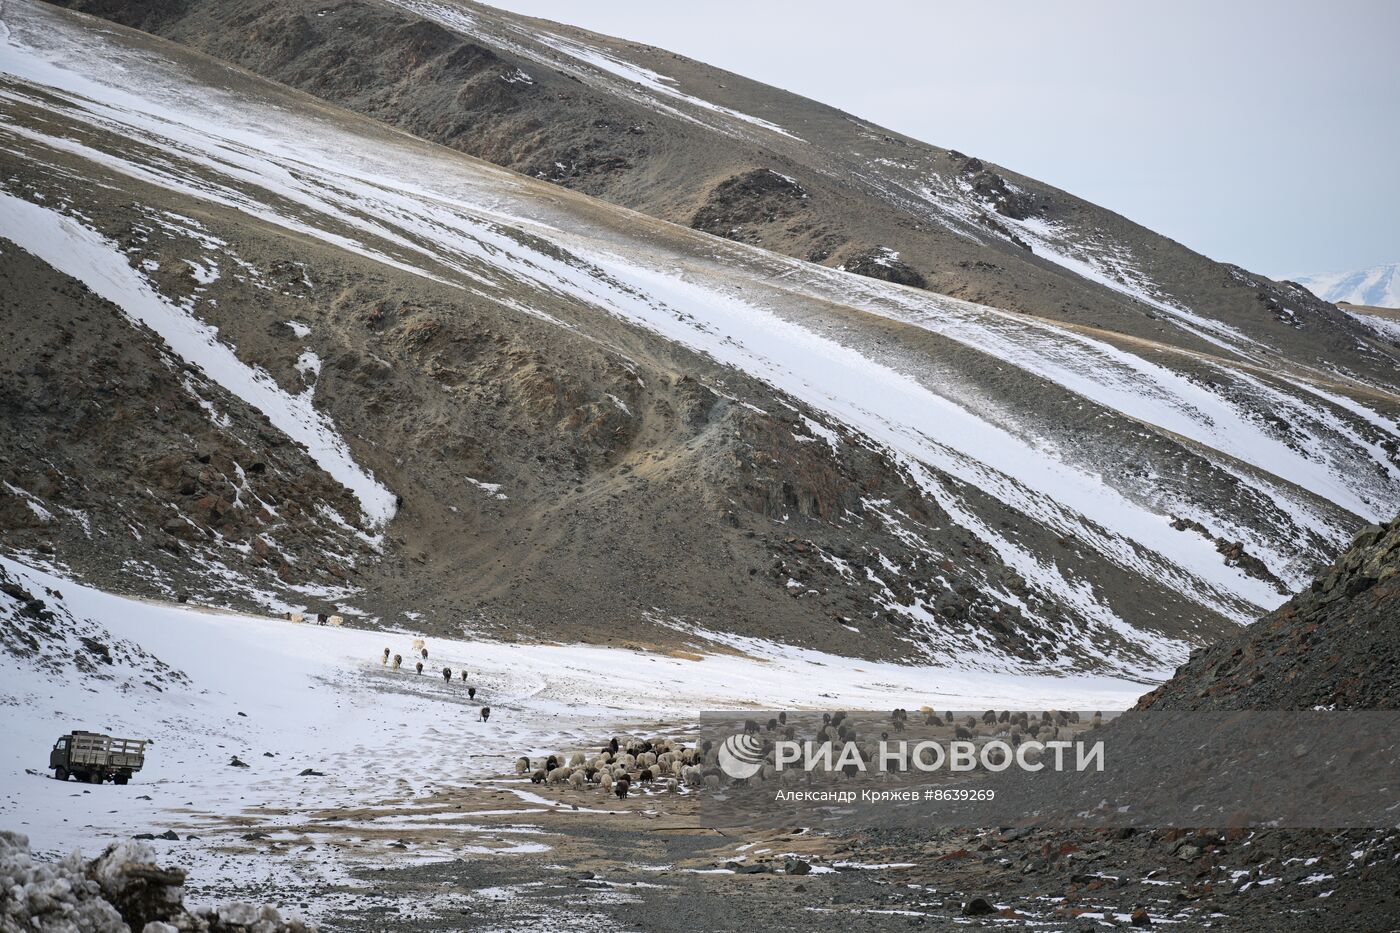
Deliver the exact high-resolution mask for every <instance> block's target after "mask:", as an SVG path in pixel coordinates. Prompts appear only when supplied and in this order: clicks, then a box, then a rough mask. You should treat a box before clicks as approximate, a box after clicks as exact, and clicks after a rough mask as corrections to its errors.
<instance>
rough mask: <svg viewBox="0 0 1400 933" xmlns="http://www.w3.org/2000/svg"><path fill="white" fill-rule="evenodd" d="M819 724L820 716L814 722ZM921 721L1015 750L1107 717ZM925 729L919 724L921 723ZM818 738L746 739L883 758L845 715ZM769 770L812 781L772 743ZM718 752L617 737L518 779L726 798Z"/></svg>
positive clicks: (779, 719) (759, 730)
mask: <svg viewBox="0 0 1400 933" xmlns="http://www.w3.org/2000/svg"><path fill="white" fill-rule="evenodd" d="M811 715H813V716H815V714H811ZM917 716H918V717H919V720H921V721H922V723H923V725H924V726H925V727H926V728H929V729H933V730H937V731H938V732H940V733H947V735H946V737H947V738H953V739H964V740H967V739H970V740H974V741H975V740H977V739H979V738H981V739H992V738H996V739H1001V740H1003V741H1005V742H1006V743H1007V744H1009V745H1010V746H1012V747H1013V748H1015V747H1018V746H1019V745H1021V743H1022V742H1024V741H1038V742H1046V741H1053V740H1055V739H1059V738H1061V737H1063V736H1067V735H1069V734H1071V733H1072V732H1074V731H1078V730H1080V729H1082V728H1085V727H1086V726H1087V728H1089V729H1097V728H1098V727H1099V726H1100V725H1102V723H1103V715H1102V713H1094V714H1093V716H1092V717H1091V718H1090V720H1089V721H1088V723H1087V724H1085V723H1084V720H1083V717H1082V716H1081V715H1080V714H1079V713H1078V712H1062V711H1059V710H1046V711H1044V712H1042V713H1038V714H1037V713H1028V712H1012V711H1010V710H1001V711H997V710H987V711H986V712H985V713H983V714H981V716H973V715H966V716H964V717H963V718H962V719H958V718H956V717H954V715H953V714H952V713H951V712H950V713H945V714H943V715H939V714H938V713H936V712H934V711H933V710H931V709H929V708H927V707H925V708H923V709H921V710H919V711H918V713H917ZM915 721H918V720H915ZM910 723H911V719H910V714H909V711H908V710H905V709H895V710H893V711H891V713H890V717H889V724H888V726H886V725H884V724H875V728H876V729H879V730H880V731H879V733H878V738H879V739H881V740H888V739H889V738H890V736H891V733H892V732H893V733H895V734H899V733H903V732H904V731H905V730H906V729H907V728H908V727H909V725H910ZM811 725H812V726H813V727H815V730H814V731H807V730H804V732H805V734H804V735H801V736H799V735H798V728H797V726H796V725H795V724H790V723H789V722H788V716H787V714H786V713H778V714H777V716H776V717H774V718H771V719H769V720H768V721H767V722H766V723H762V724H761V723H760V722H759V721H758V720H755V719H749V720H746V721H745V722H744V732H745V733H747V734H750V735H759V736H762V735H763V734H764V733H769V734H772V735H773V737H774V738H778V737H781V738H784V739H788V740H794V739H797V740H803V739H809V740H811V741H813V742H815V743H816V744H818V745H820V744H822V743H825V742H833V743H838V742H839V743H846V742H849V743H853V744H854V745H855V746H856V748H857V749H859V751H860V753H861V755H862V756H863V757H865V758H866V760H867V761H873V760H874V756H875V754H876V751H875V747H874V744H873V742H872V741H870V739H872V738H873V737H874V736H872V735H871V734H870V733H869V732H862V731H861V730H858V729H857V727H856V722H855V720H854V719H853V718H852V717H851V716H850V715H849V714H848V713H844V712H838V713H823V714H822V715H821V720H820V725H818V724H817V722H816V721H815V719H813V721H812V723H811ZM764 744H765V745H767V746H768V747H767V748H765V750H764V751H765V759H766V760H765V762H764V764H763V767H762V768H761V769H760V771H759V773H758V774H757V775H755V778H756V779H758V780H775V779H779V778H782V779H785V780H789V781H793V780H800V779H803V778H804V776H805V778H806V779H808V780H810V779H811V777H812V775H811V773H810V772H804V771H800V770H797V769H787V770H785V771H783V772H782V773H781V774H779V772H778V771H777V769H776V767H775V765H774V761H773V749H772V745H771V743H770V742H765V743H764ZM718 755H719V749H718V747H717V746H716V745H715V743H713V742H711V741H708V740H706V741H701V742H699V743H697V744H694V745H691V746H686V745H685V744H684V743H682V742H680V741H677V740H675V739H669V738H664V737H657V738H651V739H641V738H631V737H614V738H613V739H611V740H609V742H608V743H607V744H606V745H604V746H603V747H602V748H601V749H599V750H598V751H595V752H592V753H588V752H582V751H580V752H575V753H574V754H573V755H571V756H566V755H564V754H563V753H559V754H555V755H549V756H547V757H546V758H544V759H543V760H541V761H539V762H538V765H537V764H536V762H532V761H531V760H530V759H529V758H527V757H521V758H518V759H516V762H515V772H516V774H520V775H526V774H528V775H529V776H530V780H531V781H532V782H533V783H535V784H552V785H568V786H570V787H573V788H575V789H579V790H583V789H587V788H592V787H596V788H600V789H602V790H603V791H604V792H609V791H611V792H612V793H614V794H616V795H617V796H618V797H619V798H622V799H625V798H626V797H627V795H628V793H629V792H630V790H631V789H632V788H634V787H640V786H660V787H664V789H665V790H666V791H668V792H670V793H678V792H680V790H681V788H682V787H685V788H689V789H702V788H705V789H709V790H719V788H720V787H721V785H722V784H723V783H724V781H725V778H724V772H723V771H721V769H720V767H719V759H718Z"/></svg>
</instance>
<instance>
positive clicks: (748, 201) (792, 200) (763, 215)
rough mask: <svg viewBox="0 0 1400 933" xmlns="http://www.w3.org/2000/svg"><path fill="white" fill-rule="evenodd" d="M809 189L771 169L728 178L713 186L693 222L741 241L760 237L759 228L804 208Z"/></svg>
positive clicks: (691, 221)
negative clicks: (757, 228) (757, 229)
mask: <svg viewBox="0 0 1400 933" xmlns="http://www.w3.org/2000/svg"><path fill="white" fill-rule="evenodd" d="M807 198H808V195H807V189H805V188H803V187H802V186H801V185H799V184H798V183H797V182H796V181H795V180H794V179H792V178H789V177H788V176H786V175H783V174H782V173H780V172H775V171H773V170H772V169H769V168H756V169H754V170H753V171H749V172H741V173H739V174H737V175H733V176H731V177H729V178H726V179H725V180H724V181H722V182H720V183H719V184H717V185H715V186H714V187H713V188H712V189H710V192H709V194H708V195H707V196H706V197H705V200H704V202H703V203H701V205H700V207H699V209H698V210H696V212H695V215H694V216H693V217H691V219H690V225H691V226H692V227H694V228H695V229H696V230H704V231H705V232H706V233H713V234H714V235H715V236H722V237H725V238H726V239H730V240H739V241H741V242H756V241H758V240H759V239H760V237H759V236H758V234H757V231H756V230H755V229H754V228H756V227H759V226H762V225H764V224H769V223H773V222H774V221H778V220H782V219H784V218H787V217H791V216H792V215H793V214H796V213H797V212H798V211H800V210H802V208H803V207H804V204H803V202H804V201H806V200H807Z"/></svg>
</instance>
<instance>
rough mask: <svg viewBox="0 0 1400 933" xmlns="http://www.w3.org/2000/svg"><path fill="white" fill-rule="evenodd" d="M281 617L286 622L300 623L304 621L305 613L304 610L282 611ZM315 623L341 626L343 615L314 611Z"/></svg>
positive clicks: (343, 619) (343, 620) (343, 621)
mask: <svg viewBox="0 0 1400 933" xmlns="http://www.w3.org/2000/svg"><path fill="white" fill-rule="evenodd" d="M282 618H284V619H286V620H287V621H288V622H295V623H297V624H301V623H302V622H305V621H306V613H304V612H284V613H283V614H282ZM316 624H317V625H334V626H336V627H337V628H338V627H340V626H342V625H344V624H345V617H344V616H341V615H329V614H327V613H324V612H318V613H316Z"/></svg>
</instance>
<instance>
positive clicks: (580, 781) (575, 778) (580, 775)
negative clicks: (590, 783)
mask: <svg viewBox="0 0 1400 933" xmlns="http://www.w3.org/2000/svg"><path fill="white" fill-rule="evenodd" d="M587 780H588V775H587V774H585V773H584V772H582V771H575V772H573V773H572V774H570V775H569V784H570V785H572V786H573V787H575V788H582V787H583V785H584V783H585V782H586V781H587Z"/></svg>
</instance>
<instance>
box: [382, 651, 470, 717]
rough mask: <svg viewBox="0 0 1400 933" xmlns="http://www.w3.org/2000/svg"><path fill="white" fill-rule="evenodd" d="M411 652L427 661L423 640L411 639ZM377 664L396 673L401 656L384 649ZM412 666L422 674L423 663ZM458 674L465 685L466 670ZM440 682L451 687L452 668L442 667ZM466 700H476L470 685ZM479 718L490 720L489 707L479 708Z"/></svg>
mask: <svg viewBox="0 0 1400 933" xmlns="http://www.w3.org/2000/svg"><path fill="white" fill-rule="evenodd" d="M413 650H414V651H415V652H416V653H418V654H419V655H421V656H422V658H423V660H424V661H426V660H427V659H428V647H427V644H426V643H425V642H424V641H423V639H421V638H415V639H413ZM379 663H380V666H382V667H387V668H389V670H391V671H396V670H398V669H399V667H400V666H402V664H403V655H401V654H394V653H393V649H391V648H385V649H384V654H383V655H382V656H381V657H380V659H379ZM413 666H414V669H415V670H416V671H417V672H418V673H419V674H422V673H423V661H415V662H414V664H413ZM458 673H459V674H460V675H461V679H462V683H463V684H465V683H466V682H467V672H466V670H465V669H463V670H460V671H458ZM442 681H443V683H445V684H447V685H449V686H451V684H452V668H450V667H444V668H443V669H442ZM467 699H469V700H475V699H476V687H474V686H470V685H469V686H467ZM479 716H480V721H481V722H486V721H487V720H488V719H490V718H491V707H489V706H483V707H482V708H481V710H480V711H479Z"/></svg>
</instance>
